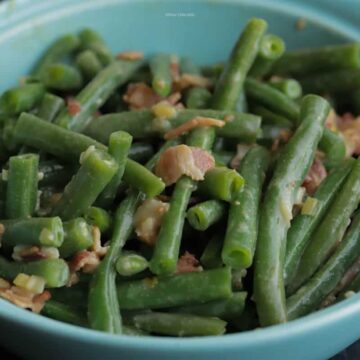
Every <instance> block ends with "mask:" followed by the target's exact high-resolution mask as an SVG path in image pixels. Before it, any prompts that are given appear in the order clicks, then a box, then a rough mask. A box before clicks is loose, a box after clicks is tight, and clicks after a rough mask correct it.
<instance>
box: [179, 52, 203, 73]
mask: <svg viewBox="0 0 360 360" xmlns="http://www.w3.org/2000/svg"><path fill="white" fill-rule="evenodd" d="M180 71H181V73H182V74H190V75H200V76H201V70H200V68H199V67H198V66H197V65H195V64H194V63H193V62H192V60H191V59H190V58H188V57H182V58H181V59H180Z"/></svg>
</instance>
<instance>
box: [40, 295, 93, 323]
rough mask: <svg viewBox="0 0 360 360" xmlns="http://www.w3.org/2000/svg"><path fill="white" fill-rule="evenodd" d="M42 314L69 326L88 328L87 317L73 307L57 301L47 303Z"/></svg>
mask: <svg viewBox="0 0 360 360" xmlns="http://www.w3.org/2000/svg"><path fill="white" fill-rule="evenodd" d="M41 314H42V315H45V316H47V317H49V318H51V319H54V320H58V321H62V322H65V323H68V324H72V325H77V326H82V327H87V326H88V324H87V320H86V317H85V316H83V314H81V313H80V312H79V311H78V310H77V309H74V308H73V307H72V306H71V305H68V304H62V303H60V302H58V301H55V300H48V301H46V302H45V304H44V307H43V309H42V310H41Z"/></svg>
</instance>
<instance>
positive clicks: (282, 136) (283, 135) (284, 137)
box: [271, 129, 292, 152]
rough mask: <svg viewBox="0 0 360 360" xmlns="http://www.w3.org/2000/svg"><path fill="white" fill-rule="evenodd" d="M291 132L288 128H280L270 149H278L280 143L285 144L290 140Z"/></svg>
mask: <svg viewBox="0 0 360 360" xmlns="http://www.w3.org/2000/svg"><path fill="white" fill-rule="evenodd" d="M291 136H292V132H291V131H290V130H286V129H281V130H280V133H279V136H278V137H277V138H276V139H275V140H274V142H273V144H272V147H271V151H273V152H274V151H276V150H278V149H279V147H280V145H281V144H286V143H288V141H289V140H290V138H291Z"/></svg>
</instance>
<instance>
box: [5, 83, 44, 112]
mask: <svg viewBox="0 0 360 360" xmlns="http://www.w3.org/2000/svg"><path fill="white" fill-rule="evenodd" d="M44 94H45V87H44V85H42V84H26V85H22V86H18V87H14V88H12V89H10V90H7V91H5V92H4V93H3V94H2V95H1V97H0V111H3V112H4V113H5V114H8V115H17V114H20V113H22V112H23V111H29V110H32V109H33V108H34V107H35V106H36V105H37V104H38V103H39V102H40V101H41V99H42V97H43V96H44Z"/></svg>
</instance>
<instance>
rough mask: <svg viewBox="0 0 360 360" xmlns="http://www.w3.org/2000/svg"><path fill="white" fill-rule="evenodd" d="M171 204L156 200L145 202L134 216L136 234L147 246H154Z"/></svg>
mask: <svg viewBox="0 0 360 360" xmlns="http://www.w3.org/2000/svg"><path fill="white" fill-rule="evenodd" d="M168 209H169V204H167V203H165V202H162V201H160V200H156V199H148V200H145V201H144V202H143V203H142V204H141V205H140V206H139V207H138V209H137V210H136V213H135V216H134V224H135V232H136V235H137V236H138V237H139V239H140V240H141V241H143V242H145V243H146V244H149V245H154V244H155V242H156V239H157V236H158V233H159V229H160V226H161V221H162V218H163V216H164V214H165V213H166V212H167V211H168Z"/></svg>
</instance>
